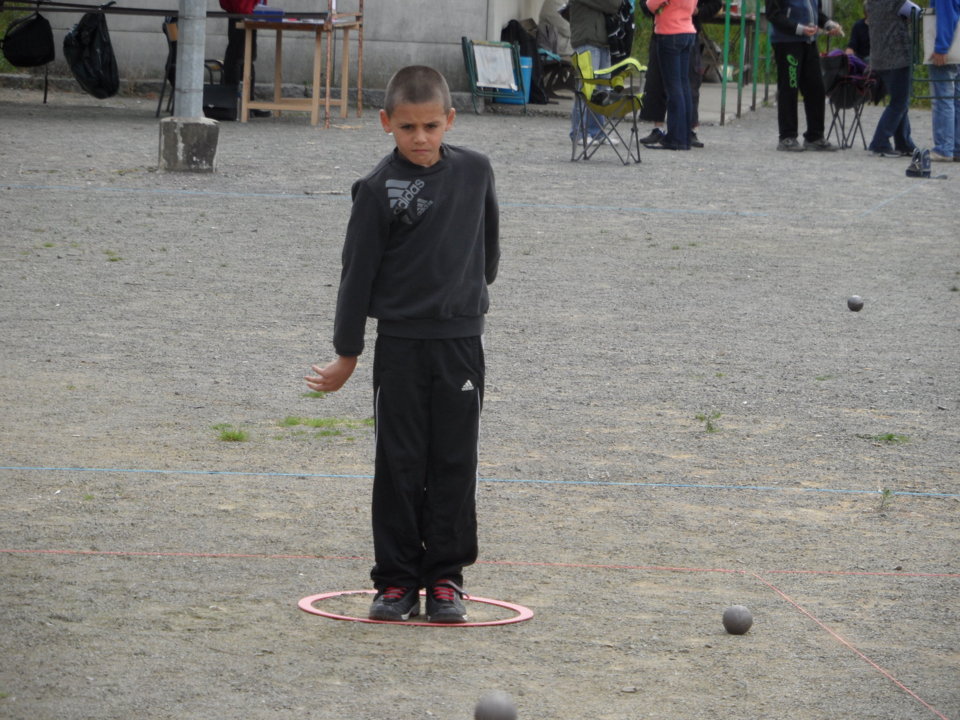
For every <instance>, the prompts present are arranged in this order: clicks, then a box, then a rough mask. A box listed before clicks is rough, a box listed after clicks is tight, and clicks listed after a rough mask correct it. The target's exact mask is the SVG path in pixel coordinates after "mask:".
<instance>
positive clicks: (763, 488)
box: [0, 465, 960, 498]
mask: <svg viewBox="0 0 960 720" xmlns="http://www.w3.org/2000/svg"><path fill="white" fill-rule="evenodd" d="M0 471H8V472H13V471H23V472H27V471H30V472H98V473H121V474H123V473H129V474H142V475H235V476H240V477H292V478H302V479H308V478H317V479H319V478H326V479H352V480H372V479H373V476H372V475H345V474H338V473H310V472H277V471H265V470H264V471H256V470H165V469H160V468H96V467H56V466H51V467H44V466H31V465H8V466H0ZM478 480H479V481H480V482H487V483H516V484H527V485H600V486H605V487H647V488H665V489H687V490H741V491H753V492H806V493H835V494H841V495H883V494H887V495H902V496H910V497H930V498H960V493H948V492H921V491H917V490H892V491H889V492H887V493H884V491H883V490H858V489H856V488H823V487H799V486H784V487H777V486H774V485H722V484H716V483H665V482H643V481H631V480H593V479H590V480H547V479H533V478H491V477H481V478H478Z"/></svg>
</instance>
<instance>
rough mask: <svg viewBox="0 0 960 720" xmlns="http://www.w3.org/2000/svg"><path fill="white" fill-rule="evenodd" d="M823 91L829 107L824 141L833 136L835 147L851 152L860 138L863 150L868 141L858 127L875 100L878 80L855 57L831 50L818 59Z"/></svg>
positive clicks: (864, 64)
mask: <svg viewBox="0 0 960 720" xmlns="http://www.w3.org/2000/svg"><path fill="white" fill-rule="evenodd" d="M820 66H821V70H822V72H823V87H824V89H825V90H826V93H827V100H828V101H829V103H830V114H831V120H830V129H829V130H828V131H827V134H826V137H827V139H829V138H830V136H831V135H836V138H837V145H838V146H840V147H841V148H842V149H848V148H852V147H853V145H854V143H855V142H856V140H857V135H859V136H860V141H861V142H862V143H863V148H864V150H866V148H867V139H866V138H865V137H864V135H863V127H862V126H861V124H860V119H861V116H862V115H863V106H864V105H866V104H867V101H868V100H871V99H874V97H875V94H876V90H877V87H878V84H879V79H878V78H877V76H876V75H874V74H873V73H872V72H871V71H870V68H869V67H867V65H866V63H864V62H863V60H861V59H860V58H858V57H857V56H856V55H847V54H846V53H845V52H843V50H833V51H831V52H829V53H826V54H824V55H823V56H821V59H820Z"/></svg>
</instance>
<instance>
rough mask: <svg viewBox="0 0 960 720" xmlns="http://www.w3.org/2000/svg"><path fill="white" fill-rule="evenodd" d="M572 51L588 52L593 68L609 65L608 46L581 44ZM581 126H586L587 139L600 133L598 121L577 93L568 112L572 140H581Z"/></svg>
mask: <svg viewBox="0 0 960 720" xmlns="http://www.w3.org/2000/svg"><path fill="white" fill-rule="evenodd" d="M574 52H577V53H582V52H589V53H590V64H591V65H592V66H593V69H594V70H596V69H597V68H602V67H609V66H610V49H609V48H599V47H594V46H593V45H581V46H580V47H577V48H574ZM581 87H582V84H581ZM583 126H585V127H586V135H587V139H588V140H590V139H592V138H594V137H596V136H597V135H598V134H600V129H601V128H600V125H599V123H597V121H596V119H595V118H594V117H593V115H592V114H591V113H590V111H589V110H588V109H587V107H586V106H585V105H584V104H583V102H582V101H581V100H580V96H579V95H577V96H576V97H575V98H574V102H573V110H572V111H571V113H570V137H571V138H572V139H573V141H574V142H580V141H581V140H582V138H581V137H580V134H581V127H583Z"/></svg>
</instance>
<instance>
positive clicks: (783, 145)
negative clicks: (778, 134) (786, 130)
mask: <svg viewBox="0 0 960 720" xmlns="http://www.w3.org/2000/svg"><path fill="white" fill-rule="evenodd" d="M777 150H783V151H784V152H803V150H804V148H803V146H802V145H801V144H800V143H798V142H797V139H796V138H795V137H788V138H784V139H783V140H781V141H780V143H779V144H778V145H777Z"/></svg>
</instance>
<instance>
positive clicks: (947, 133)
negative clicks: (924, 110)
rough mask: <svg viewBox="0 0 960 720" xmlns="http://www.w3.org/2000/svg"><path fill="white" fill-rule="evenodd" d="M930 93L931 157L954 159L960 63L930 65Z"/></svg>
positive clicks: (943, 159) (945, 159)
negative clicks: (931, 97)
mask: <svg viewBox="0 0 960 720" xmlns="http://www.w3.org/2000/svg"><path fill="white" fill-rule="evenodd" d="M928 67H929V68H930V94H931V95H933V99H932V100H931V101H930V104H931V116H932V122H933V147H932V148H931V149H930V159H931V160H939V161H952V160H953V157H954V154H955V153H954V150H955V143H956V127H957V119H956V109H955V108H956V105H957V103H958V102H960V100H957V99H955V98H954V93H955V91H956V82H957V74H958V68H960V65H940V66H937V65H930V66H928Z"/></svg>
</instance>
